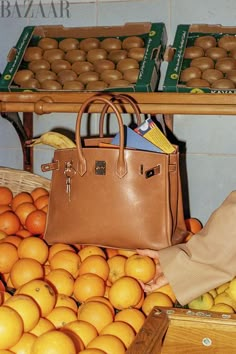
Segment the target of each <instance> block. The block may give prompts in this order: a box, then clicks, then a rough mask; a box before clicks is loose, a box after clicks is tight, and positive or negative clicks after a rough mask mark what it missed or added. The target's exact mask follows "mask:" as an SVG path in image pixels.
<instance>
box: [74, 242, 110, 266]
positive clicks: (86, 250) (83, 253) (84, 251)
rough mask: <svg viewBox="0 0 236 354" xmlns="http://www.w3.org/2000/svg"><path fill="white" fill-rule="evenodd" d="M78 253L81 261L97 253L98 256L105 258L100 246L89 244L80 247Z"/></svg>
mask: <svg viewBox="0 0 236 354" xmlns="http://www.w3.org/2000/svg"><path fill="white" fill-rule="evenodd" d="M78 254H79V256H80V259H81V261H82V262H83V260H84V259H85V258H87V257H89V256H92V255H98V256H102V257H103V258H106V254H105V252H104V251H103V250H102V249H101V248H100V247H98V246H93V245H89V246H85V247H83V248H81V250H79V253H78Z"/></svg>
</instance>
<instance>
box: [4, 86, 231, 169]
mask: <svg viewBox="0 0 236 354" xmlns="http://www.w3.org/2000/svg"><path fill="white" fill-rule="evenodd" d="M94 94H95V93H92V92H91V93H87V92H40V93H38V92H0V112H2V113H7V112H8V113H9V112H23V124H24V128H25V131H26V132H27V136H28V138H29V139H30V138H32V136H33V119H32V117H33V113H36V114H38V115H43V114H49V113H52V112H55V113H56V112H58V113H59V112H60V113H77V112H78V111H79V109H80V107H81V105H82V103H83V102H84V101H85V100H86V99H87V98H89V97H91V96H93V95H94ZM108 94H109V93H108ZM117 94H120V93H117ZM124 94H127V95H129V96H131V97H133V99H134V100H135V101H136V102H137V104H138V106H139V109H140V112H141V113H143V114H157V113H160V114H163V115H164V117H165V122H166V125H167V126H168V127H169V128H170V129H172V127H173V116H174V115H175V114H182V115H183V114H184V115H187V114H191V115H212V116H213V115H235V114H236V95H234V94H191V93H167V92H155V93H152V92H151V93H150V92H147V93H146V92H145V93H143V92H140V93H137V92H136V93H131V92H127V93H124ZM122 109H125V112H128V113H132V107H131V106H130V105H129V104H124V105H123V107H122ZM100 110H101V104H100V103H95V104H92V105H90V106H89V107H88V113H96V112H99V111H100ZM21 143H22V142H21ZM27 149H28V148H27V147H24V148H23V155H24V169H25V170H27V171H31V172H33V171H32V170H33V162H32V161H33V153H32V151H31V152H30V161H28V160H29V151H28V150H27Z"/></svg>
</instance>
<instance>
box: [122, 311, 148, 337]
mask: <svg viewBox="0 0 236 354" xmlns="http://www.w3.org/2000/svg"><path fill="white" fill-rule="evenodd" d="M145 319H146V316H145V315H144V313H143V312H142V311H141V310H138V309H131V308H129V309H124V310H121V311H118V312H117V313H116V315H115V321H123V322H126V323H128V324H129V325H130V326H131V327H132V328H133V329H134V330H135V332H136V334H137V333H138V332H139V330H140V328H141V327H142V325H143V324H144V322H145Z"/></svg>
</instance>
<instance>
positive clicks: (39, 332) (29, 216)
mask: <svg viewBox="0 0 236 354" xmlns="http://www.w3.org/2000/svg"><path fill="white" fill-rule="evenodd" d="M48 200H49V193H48V192H47V191H46V190H45V189H44V188H35V189H34V190H33V191H32V192H31V193H26V192H20V193H19V194H17V195H15V196H13V194H12V193H11V191H10V189H9V188H7V187H0V275H1V279H2V283H1V288H0V333H1V336H0V352H2V353H3V352H4V353H6V354H7V353H8V354H11V353H15V354H18V353H24V354H43V353H57V354H62V353H63V354H78V353H80V354H86V353H87V354H92V353H94V354H96V353H97V354H104V353H107V354H123V353H125V352H126V350H127V348H128V347H129V346H130V345H131V343H132V342H133V340H134V338H135V336H136V334H137V332H138V331H139V330H140V328H141V326H142V325H143V323H144V321H145V319H146V317H147V315H148V314H149V313H150V311H151V309H152V308H153V307H154V306H168V307H172V306H173V305H174V303H175V301H176V298H175V295H174V293H173V291H172V289H171V287H170V285H166V286H164V287H162V288H160V289H158V290H157V291H155V292H152V293H148V294H146V293H144V291H143V289H142V286H141V284H140V281H141V282H143V283H148V282H150V281H151V280H152V279H153V277H154V276H155V269H156V265H155V261H154V260H153V259H152V258H150V257H147V256H141V255H139V254H137V253H136V251H133V250H124V249H120V250H115V249H110V248H107V249H104V248H100V247H98V246H95V245H90V246H82V245H77V244H76V245H68V244H64V243H57V244H54V245H51V246H49V245H48V244H47V243H46V242H45V241H44V239H43V233H44V229H45V223H46V216H47V207H48Z"/></svg>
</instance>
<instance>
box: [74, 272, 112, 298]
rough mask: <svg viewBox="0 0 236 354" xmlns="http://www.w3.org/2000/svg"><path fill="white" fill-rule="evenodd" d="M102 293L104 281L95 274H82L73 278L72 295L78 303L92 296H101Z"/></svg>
mask: <svg viewBox="0 0 236 354" xmlns="http://www.w3.org/2000/svg"><path fill="white" fill-rule="evenodd" d="M104 293H105V282H104V280H103V279H102V278H101V277H99V275H97V274H93V273H87V274H82V275H79V276H78V277H77V278H76V279H75V283H74V292H73V296H74V298H75V299H76V300H77V301H79V302H80V303H82V302H84V301H86V300H87V299H89V298H90V297H92V296H103V295H104Z"/></svg>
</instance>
